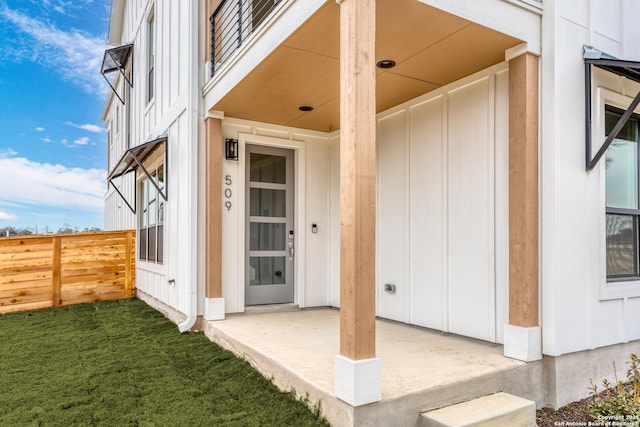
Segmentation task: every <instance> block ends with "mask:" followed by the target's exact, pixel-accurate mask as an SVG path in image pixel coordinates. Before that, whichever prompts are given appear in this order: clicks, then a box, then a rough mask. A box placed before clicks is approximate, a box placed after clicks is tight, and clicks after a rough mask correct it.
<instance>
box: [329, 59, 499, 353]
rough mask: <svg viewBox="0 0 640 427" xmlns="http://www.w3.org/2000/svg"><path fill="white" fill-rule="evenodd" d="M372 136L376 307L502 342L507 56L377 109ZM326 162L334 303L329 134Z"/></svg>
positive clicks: (334, 177)
mask: <svg viewBox="0 0 640 427" xmlns="http://www.w3.org/2000/svg"><path fill="white" fill-rule="evenodd" d="M377 138H378V176H377V187H378V200H377V203H378V219H377V221H378V227H377V233H378V236H377V247H378V257H377V283H376V289H377V315H379V316H381V317H383V318H387V319H393V320H397V321H401V322H406V323H410V324H415V325H420V326H425V327H429V328H433V329H438V330H442V331H447V332H452V333H457V334H461V335H465V336H470V337H474V338H479V339H483V340H487V341H495V342H502V336H503V333H502V329H503V326H504V324H505V323H506V322H507V319H508V313H507V310H508V268H509V267H508V229H509V228H508V227H509V224H508V68H507V64H506V63H502V64H499V65H496V66H494V67H491V68H489V69H487V70H484V71H481V72H479V73H477V74H474V75H472V76H469V77H466V78H464V79H462V80H460V81H459V82H456V83H453V84H451V85H448V86H446V87H443V88H441V89H438V90H436V91H434V92H431V93H429V94H426V95H423V96H421V97H419V98H416V99H415V100H412V101H409V102H407V103H405V104H402V105H400V106H397V107H395V108H393V109H391V110H389V111H386V112H383V113H380V114H379V115H378V135H377ZM331 161H332V164H331V169H330V174H331V195H330V202H329V204H330V206H331V215H332V216H331V222H332V241H331V243H330V245H331V248H332V249H333V251H332V256H331V261H330V263H331V265H330V271H332V272H333V273H332V274H331V277H330V280H331V283H330V288H331V289H330V296H331V304H332V305H334V306H338V305H339V276H338V275H336V274H335V272H336V271H339V265H338V263H339V257H338V256H335V255H334V253H335V252H336V251H335V249H336V247H337V245H338V243H336V242H339V218H338V217H337V212H338V209H339V199H337V198H336V194H339V168H338V166H337V165H336V162H337V163H338V164H339V161H340V159H339V143H338V142H337V141H334V142H333V143H332V145H331ZM385 284H392V285H395V292H394V293H391V292H386V291H385V290H384V285H385Z"/></svg>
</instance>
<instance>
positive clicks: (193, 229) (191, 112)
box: [105, 0, 201, 314]
mask: <svg viewBox="0 0 640 427" xmlns="http://www.w3.org/2000/svg"><path fill="white" fill-rule="evenodd" d="M193 12H194V4H193V3H192V2H187V1H152V0H136V1H127V2H126V5H125V9H124V16H123V32H122V36H121V42H122V44H126V43H133V45H134V48H133V53H132V56H131V58H130V61H131V62H132V63H133V72H134V76H133V87H132V88H131V90H130V97H129V98H128V99H126V102H127V105H122V104H120V102H119V100H118V99H117V98H112V99H111V102H110V104H109V105H108V107H107V114H106V117H107V120H110V122H109V126H110V129H112V135H115V133H114V129H115V128H116V127H117V128H118V134H117V135H118V140H117V144H116V145H114V149H113V150H112V151H111V152H110V157H111V159H112V160H111V161H112V164H111V167H113V166H114V165H115V163H116V162H117V161H118V160H119V159H120V158H121V156H122V155H123V154H124V152H125V151H126V150H127V149H128V148H131V147H135V146H137V145H140V144H144V143H146V142H149V141H151V140H154V139H156V138H157V137H159V136H161V135H164V134H166V135H167V136H168V138H167V144H166V147H167V152H168V155H167V163H166V185H167V192H168V200H167V201H166V204H165V222H164V264H154V263H148V262H141V261H138V262H137V276H136V279H137V286H138V289H139V290H140V291H141V292H145V293H147V294H149V295H151V296H152V297H154V298H156V299H158V300H159V301H161V302H163V303H165V304H167V305H168V306H170V307H172V308H174V309H176V310H178V311H180V312H182V313H184V314H186V313H188V312H189V307H190V300H189V298H190V288H191V284H192V283H194V282H197V281H198V277H199V273H198V269H197V268H196V267H195V266H196V265H197V263H196V262H194V259H193V257H194V256H197V253H196V251H195V250H194V248H195V247H196V244H194V241H196V240H198V235H197V228H198V227H199V225H198V224H197V221H194V220H193V218H195V217H196V214H195V212H196V210H197V203H196V200H197V197H198V185H197V179H196V178H195V177H196V176H197V174H198V171H197V161H195V159H197V150H198V138H199V129H198V126H200V125H201V124H200V123H199V121H197V120H195V119H194V118H197V117H198V112H197V111H196V109H194V108H193V107H191V108H190V107H189V100H190V92H189V91H190V90H191V91H193V88H194V87H198V88H199V87H201V84H200V82H198V81H197V80H198V79H193V78H192V69H193V64H194V61H197V60H199V59H198V58H199V52H198V51H197V50H194V47H193V46H191V41H190V37H192V34H191V33H192V26H191V24H190V19H191V16H192V14H193ZM151 16H153V21H154V33H155V61H154V96H153V98H152V99H151V100H149V97H148V87H149V75H148V61H149V59H148V58H149V55H148V52H149V19H150V17H151ZM193 93H195V91H193ZM192 96H193V95H192ZM127 114H130V124H129V126H128V127H127V118H126V117H127ZM127 133H128V134H129V135H130V136H129V142H128V143H127V139H126V135H127ZM152 162H153V163H154V164H153V165H149V166H157V161H156V160H153V161H152ZM143 178H144V174H143V173H138V182H137V183H134V182H132V181H133V174H131V175H130V176H128V177H125V178H124V179H123V182H122V187H123V192H124V193H125V195H126V196H128V197H129V196H130V199H129V200H130V202H131V203H134V202H135V201H134V197H135V196H134V194H135V193H134V191H135V186H136V185H139V184H140V180H142V179H143ZM138 196H139V194H138ZM105 205H106V213H105V226H106V227H108V228H112V229H116V228H119V227H121V226H122V225H130V226H133V227H137V224H138V220H137V215H134V214H133V213H131V212H130V211H129V209H128V208H127V206H126V205H125V204H124V202H123V201H122V200H120V196H118V195H117V194H116V193H115V192H114V191H113V190H112V189H111V190H110V191H109V192H108V193H107V195H106V197H105ZM137 210H138V211H140V207H139V206H138V209H137Z"/></svg>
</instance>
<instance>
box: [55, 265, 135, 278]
mask: <svg viewBox="0 0 640 427" xmlns="http://www.w3.org/2000/svg"><path fill="white" fill-rule="evenodd" d="M112 273H114V274H116V275H118V274H120V275H122V276H124V263H122V264H115V265H113V264H110V265H105V266H104V267H91V268H74V269H65V270H64V271H62V277H63V278H69V277H83V276H91V275H96V274H103V275H104V274H112Z"/></svg>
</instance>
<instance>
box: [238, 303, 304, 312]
mask: <svg viewBox="0 0 640 427" xmlns="http://www.w3.org/2000/svg"><path fill="white" fill-rule="evenodd" d="M299 309H300V306H298V304H293V303H287V304H265V305H247V306H245V307H244V312H245V313H246V314H258V313H280V312H285V311H298V310H299Z"/></svg>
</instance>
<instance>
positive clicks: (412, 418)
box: [200, 305, 544, 426]
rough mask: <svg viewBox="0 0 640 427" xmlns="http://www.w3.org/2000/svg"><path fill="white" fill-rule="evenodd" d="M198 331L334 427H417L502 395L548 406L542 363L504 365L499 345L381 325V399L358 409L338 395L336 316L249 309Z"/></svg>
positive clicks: (287, 308) (378, 345)
mask: <svg viewBox="0 0 640 427" xmlns="http://www.w3.org/2000/svg"><path fill="white" fill-rule="evenodd" d="M200 328H201V330H202V331H203V332H204V333H205V335H207V336H208V337H209V338H210V339H211V340H212V341H214V342H216V343H217V344H219V345H221V346H222V347H224V348H226V349H228V350H231V351H232V352H234V353H235V354H237V355H238V356H240V357H242V358H244V359H245V360H247V361H248V362H249V363H250V364H251V365H252V366H254V367H255V368H257V369H258V370H259V371H261V372H262V373H263V374H264V375H265V376H266V377H267V378H270V379H272V380H273V382H274V384H276V385H277V386H278V387H279V388H281V389H283V390H295V392H296V393H297V395H298V396H300V397H301V398H303V399H304V398H308V399H309V402H308V403H309V405H310V406H316V407H319V408H320V409H321V411H322V414H323V416H325V417H326V418H327V420H328V421H329V422H330V423H331V424H332V425H336V426H341V425H380V426H389V425H416V423H417V422H418V419H419V414H420V412H425V411H429V410H433V409H436V408H440V407H444V406H448V405H452V404H456V403H459V402H464V401H467V400H470V399H474V398H476V397H478V396H485V395H489V394H492V393H496V392H499V391H504V392H507V393H511V394H514V395H517V396H521V397H524V398H527V399H530V400H533V401H537V402H541V401H542V400H543V398H544V376H543V366H542V361H537V362H529V363H526V362H521V361H518V360H515V359H511V358H507V357H504V356H503V348H502V346H501V345H498V344H491V343H487V342H483V341H479V340H474V339H470V338H465V337H461V336H456V335H451V334H444V333H441V332H438V331H433V330H429V329H425V328H421V327H415V326H410V325H406V324H401V323H398V322H393V321H388V320H381V319H378V320H376V353H377V355H378V357H379V358H380V359H381V361H382V376H381V385H382V399H381V400H380V401H379V402H376V403H372V404H369V405H364V406H359V407H355V408H354V407H352V406H351V405H349V404H347V403H345V402H343V401H342V400H340V399H338V398H337V397H336V396H335V393H334V361H333V356H334V355H335V354H337V353H338V352H339V344H340V343H339V341H340V339H339V329H340V319H339V311H338V310H337V309H332V308H313V309H303V310H299V309H296V308H295V307H293V306H286V305H285V306H281V307H275V306H274V307H271V308H269V309H268V310H267V309H263V308H258V309H249V310H248V311H247V312H246V313H245V314H237V315H229V316H227V318H226V319H225V320H224V321H203V322H202V324H201V325H200Z"/></svg>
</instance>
